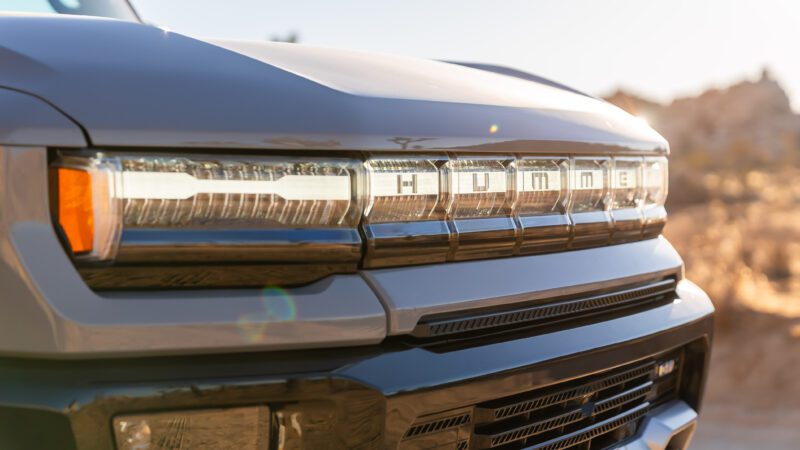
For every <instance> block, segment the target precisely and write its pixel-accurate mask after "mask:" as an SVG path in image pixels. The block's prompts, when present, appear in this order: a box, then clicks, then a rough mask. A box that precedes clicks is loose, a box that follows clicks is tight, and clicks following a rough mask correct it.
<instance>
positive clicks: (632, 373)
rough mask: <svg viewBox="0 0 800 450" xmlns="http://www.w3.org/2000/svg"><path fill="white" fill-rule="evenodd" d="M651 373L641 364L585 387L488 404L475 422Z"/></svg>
mask: <svg viewBox="0 0 800 450" xmlns="http://www.w3.org/2000/svg"><path fill="white" fill-rule="evenodd" d="M652 371H653V364H652V363H648V364H642V365H640V366H636V367H633V368H630V369H626V370H623V371H620V372H616V373H613V374H610V375H608V376H606V377H604V378H601V379H599V380H596V381H593V382H591V383H588V384H585V385H581V386H577V387H573V388H569V389H563V390H560V391H556V392H553V393H550V394H545V395H541V396H537V397H533V398H526V399H519V400H517V401H514V402H513V403H508V402H507V401H506V402H504V403H502V404H499V405H498V404H495V405H491V404H490V407H486V406H480V407H477V408H476V409H475V417H476V419H475V421H476V422H486V421H497V420H502V419H507V418H509V417H513V416H517V415H520V414H527V413H529V412H532V411H535V410H537V409H542V408H546V407H548V406H552V405H555V404H559V403H563V402H568V401H570V400H576V399H579V398H582V397H585V396H587V395H590V394H593V393H595V392H598V391H602V390H604V389H608V388H611V387H614V386H618V385H621V384H624V383H627V382H629V381H632V380H635V379H637V378H641V377H644V376H646V375H650V374H651V373H652Z"/></svg>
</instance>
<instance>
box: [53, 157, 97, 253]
mask: <svg viewBox="0 0 800 450" xmlns="http://www.w3.org/2000/svg"><path fill="white" fill-rule="evenodd" d="M58 223H59V224H60V225H61V229H62V230H64V234H65V235H66V236H67V240H68V241H69V245H70V247H71V248H72V252H73V253H76V254H77V253H86V252H90V251H92V244H93V242H94V211H93V210H92V177H91V175H90V174H89V173H88V172H86V171H83V170H76V169H70V168H63V167H61V168H59V169H58Z"/></svg>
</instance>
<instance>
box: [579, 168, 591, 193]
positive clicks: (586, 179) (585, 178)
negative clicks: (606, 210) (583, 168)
mask: <svg viewBox="0 0 800 450" xmlns="http://www.w3.org/2000/svg"><path fill="white" fill-rule="evenodd" d="M580 187H581V188H582V189H592V188H593V187H594V173H592V172H581V186H580Z"/></svg>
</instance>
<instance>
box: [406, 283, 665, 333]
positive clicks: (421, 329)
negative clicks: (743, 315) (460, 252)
mask: <svg viewBox="0 0 800 450" xmlns="http://www.w3.org/2000/svg"><path fill="white" fill-rule="evenodd" d="M674 290H675V280H672V279H668V280H662V281H658V282H655V283H649V284H646V285H643V286H637V287H633V288H629V289H625V290H620V291H615V292H610V293H603V294H597V295H589V296H585V297H578V298H569V299H564V300H554V301H551V302H548V303H546V304H537V305H532V306H525V307H518V308H514V309H511V310H503V311H492V312H488V313H483V314H471V315H469V316H459V317H450V318H442V319H430V320H424V321H423V322H422V323H420V324H419V325H417V327H416V328H415V329H414V331H413V332H412V335H413V336H414V337H418V338H437V337H446V336H450V335H457V334H462V333H470V332H474V331H480V330H487V329H499V328H503V327H527V326H534V325H538V324H542V323H554V322H557V321H561V320H566V319H577V318H581V317H587V316H591V315H594V314H600V313H603V312H609V311H613V310H616V309H620V308H626V307H633V306H645V305H655V304H660V302H663V301H664V300H667V299H668V296H669V295H670V294H671V293H673V292H674Z"/></svg>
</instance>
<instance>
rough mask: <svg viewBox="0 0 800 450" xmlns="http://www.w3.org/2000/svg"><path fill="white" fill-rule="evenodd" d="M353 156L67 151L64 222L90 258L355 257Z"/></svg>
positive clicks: (60, 174) (61, 177)
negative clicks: (80, 153) (218, 155)
mask: <svg viewBox="0 0 800 450" xmlns="http://www.w3.org/2000/svg"><path fill="white" fill-rule="evenodd" d="M361 170H362V169H361V162H360V161H356V160H348V159H336V158H325V159H322V158H319V159H312V158H308V159H304V160H299V159H294V158H285V157H283V158H278V157H262V158H256V157H230V158H226V157H213V158H212V157H207V156H202V155H194V156H190V157H183V156H157V155H133V154H125V155H118V154H115V155H104V154H101V153H95V154H87V155H86V156H79V155H73V156H65V157H63V158H62V159H61V160H60V161H58V163H57V164H56V171H55V173H56V176H57V178H58V187H59V189H58V195H57V196H58V205H59V206H58V209H57V212H56V214H57V216H58V223H59V224H60V226H61V229H62V230H63V232H64V234H65V235H66V238H67V241H68V242H69V244H70V247H71V249H72V251H73V253H74V254H75V255H76V259H77V260H79V261H85V262H111V261H113V262H115V263H139V262H149V263H152V262H159V261H161V262H168V263H170V264H174V263H189V264H196V263H198V262H203V263H213V262H226V261H230V262H236V263H243V262H244V263H246V262H286V263H294V262H296V263H308V262H337V263H343V262H349V263H350V264H352V265H353V266H354V265H355V264H357V262H358V260H359V258H360V244H361V242H360V237H359V234H358V230H357V227H358V223H359V219H360V216H361V210H362V205H361V203H360V197H359V196H358V195H357V192H358V190H357V189H356V186H357V183H358V178H359V177H360V176H361V175H360V174H361Z"/></svg>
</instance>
